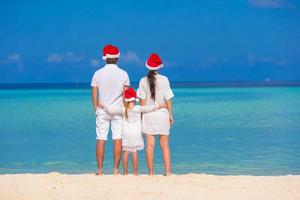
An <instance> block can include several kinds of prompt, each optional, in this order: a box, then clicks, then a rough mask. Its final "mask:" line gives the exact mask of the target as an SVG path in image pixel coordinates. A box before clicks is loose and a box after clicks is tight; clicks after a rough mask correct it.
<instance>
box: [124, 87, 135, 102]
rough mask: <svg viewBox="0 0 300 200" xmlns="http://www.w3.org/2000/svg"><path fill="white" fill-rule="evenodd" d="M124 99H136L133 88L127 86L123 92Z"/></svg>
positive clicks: (127, 100) (126, 100)
mask: <svg viewBox="0 0 300 200" xmlns="http://www.w3.org/2000/svg"><path fill="white" fill-rule="evenodd" d="M124 93H125V94H124V101H125V102H130V101H136V100H137V97H136V92H135V91H134V89H133V88H128V89H126V90H125V92H124Z"/></svg>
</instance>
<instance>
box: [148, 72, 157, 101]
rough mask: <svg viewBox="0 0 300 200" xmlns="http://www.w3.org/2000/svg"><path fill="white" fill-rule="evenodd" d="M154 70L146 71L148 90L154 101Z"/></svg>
mask: <svg viewBox="0 0 300 200" xmlns="http://www.w3.org/2000/svg"><path fill="white" fill-rule="evenodd" d="M156 72H157V71H156V70H150V71H149V72H148V75H147V78H148V82H149V85H150V92H151V98H152V99H153V100H154V101H155V79H156V78H155V75H156Z"/></svg>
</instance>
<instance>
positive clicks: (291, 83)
mask: <svg viewBox="0 0 300 200" xmlns="http://www.w3.org/2000/svg"><path fill="white" fill-rule="evenodd" d="M131 85H132V86H133V87H138V82H137V81H133V82H131ZM171 86H172V87H177V88H178V87H299V86H300V80H265V81H171ZM89 87H90V82H79V81H74V82H33V83H0V89H39V88H41V89H60V88H61V89H68V88H69V89H72V88H74V89H84V88H89Z"/></svg>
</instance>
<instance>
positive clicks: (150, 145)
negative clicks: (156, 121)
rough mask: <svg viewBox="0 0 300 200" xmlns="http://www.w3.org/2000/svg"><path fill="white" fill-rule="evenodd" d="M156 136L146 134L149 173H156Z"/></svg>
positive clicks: (151, 174)
mask: <svg viewBox="0 0 300 200" xmlns="http://www.w3.org/2000/svg"><path fill="white" fill-rule="evenodd" d="M154 146H155V136H154V135H148V134H146V159H147V166H148V170H149V175H150V176H153V175H154V168H153V157H154Z"/></svg>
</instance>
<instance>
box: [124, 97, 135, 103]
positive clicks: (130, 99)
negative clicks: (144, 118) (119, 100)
mask: <svg viewBox="0 0 300 200" xmlns="http://www.w3.org/2000/svg"><path fill="white" fill-rule="evenodd" d="M137 100H138V99H137V98H134V97H131V98H128V99H124V101H125V102H130V101H137Z"/></svg>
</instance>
